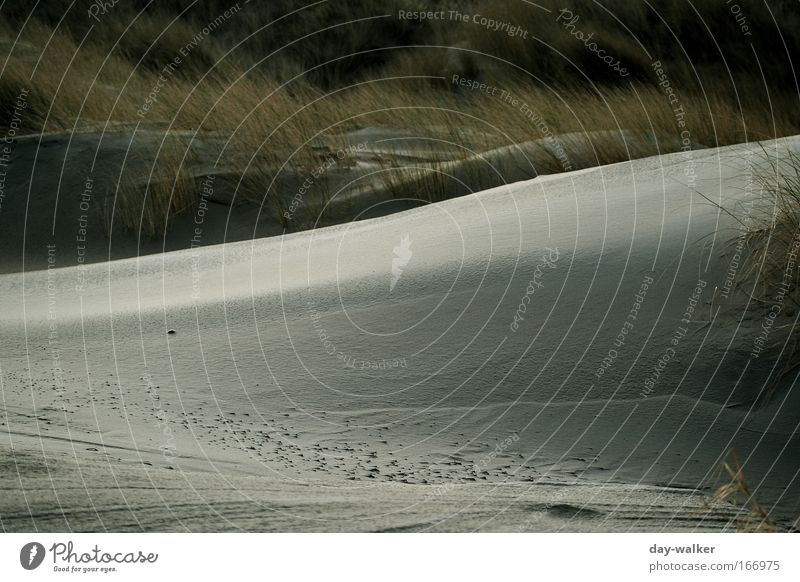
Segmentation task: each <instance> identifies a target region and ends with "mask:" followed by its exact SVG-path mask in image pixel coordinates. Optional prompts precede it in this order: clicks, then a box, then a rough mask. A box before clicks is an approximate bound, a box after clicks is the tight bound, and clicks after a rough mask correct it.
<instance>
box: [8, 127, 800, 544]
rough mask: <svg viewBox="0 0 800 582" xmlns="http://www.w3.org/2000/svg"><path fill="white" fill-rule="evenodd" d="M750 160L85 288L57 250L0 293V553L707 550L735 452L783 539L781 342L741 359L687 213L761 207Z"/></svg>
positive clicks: (38, 236) (441, 209)
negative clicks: (142, 538)
mask: <svg viewBox="0 0 800 582" xmlns="http://www.w3.org/2000/svg"><path fill="white" fill-rule="evenodd" d="M798 146H800V141H798V139H797V138H789V139H785V140H781V141H780V142H779V144H778V145H777V146H776V147H780V148H792V149H796V148H798ZM760 151H761V149H760V147H759V146H758V145H743V146H733V147H726V148H721V149H709V150H702V151H694V152H692V153H691V154H690V155H688V156H687V155H686V154H674V155H668V156H662V157H654V158H646V159H641V160H635V161H632V162H629V163H623V164H616V165H613V166H603V167H599V168H593V169H587V170H580V171H574V172H569V173H565V174H560V175H554V176H540V177H538V178H534V179H530V180H527V181H521V182H516V183H513V184H510V185H507V186H500V187H497V188H494V189H490V190H485V191H482V192H479V193H476V194H472V195H467V196H464V197H460V198H457V199H453V200H448V201H444V202H441V203H438V204H433V205H429V206H425V207H422V208H416V209H412V210H408V211H406V212H401V213H397V214H392V215H389V216H385V217H380V218H375V219H372V220H365V221H360V222H354V223H347V224H342V225H338V226H331V227H328V228H322V229H319V230H314V231H306V232H301V233H295V234H291V235H286V236H278V237H272V238H260V239H256V240H246V241H242V242H235V243H227V244H224V245H214V246H203V247H202V248H196V249H187V250H183V251H176V252H170V253H166V254H155V255H151V256H145V257H137V258H130V259H123V260H115V261H111V262H97V263H94V264H86V265H81V266H67V265H73V264H74V262H75V253H76V248H75V245H74V243H72V242H71V241H70V239H69V237H66V238H65V239H64V240H63V241H61V242H59V243H58V244H56V246H55V248H54V249H53V251H52V253H51V254H50V256H52V257H53V259H52V265H53V267H56V268H51V269H48V270H41V271H34V272H27V273H24V274H7V275H3V276H0V319H1V320H2V326H3V329H4V330H5V333H4V336H3V340H2V342H3V343H2V348H3V351H2V353H3V356H2V360H0V362H1V363H2V382H3V386H2V389H3V390H2V393H3V407H2V409H3V411H4V414H3V416H1V417H0V423H2V429H3V430H0V435H2V437H0V438H2V441H0V450H3V451H4V452H3V453H2V454H3V461H2V462H3V464H4V465H6V466H8V467H11V468H12V470H11V471H6V472H4V473H3V475H4V477H3V479H4V480H5V482H4V483H3V486H4V487H6V488H11V489H12V490H13V491H15V492H14V494H13V495H9V496H5V497H4V500H3V502H2V505H0V519H2V524H3V527H5V528H7V529H25V528H30V527H31V525H32V524H33V523H35V524H36V526H37V527H39V528H42V529H64V528H76V529H98V528H100V529H102V528H109V529H115V530H117V529H139V528H144V529H153V530H163V529H167V530H170V529H193V530H207V529H212V530H213V529H250V530H265V529H267V530H294V529H297V530H308V529H312V530H315V529H326V530H327V529H347V530H353V529H355V530H360V529H370V530H392V531H400V530H437V529H441V530H476V529H479V530H514V531H517V530H559V529H565V530H581V531H591V530H609V529H614V530H620V531H624V530H636V529H647V530H653V529H665V530H678V529H704V528H710V529H720V528H723V527H725V524H726V523H727V522H726V519H724V515H723V516H720V515H719V514H718V513H717V512H716V511H714V512H712V513H706V512H703V511H700V512H698V511H697V510H698V508H700V507H701V506H702V504H703V502H704V497H703V492H702V491H696V490H695V489H696V488H702V487H706V488H707V487H708V486H710V484H711V483H712V482H713V478H714V475H715V472H716V470H717V467H718V461H719V459H720V458H721V456H722V455H724V454H725V453H726V451H727V450H728V449H730V448H735V449H736V451H737V452H738V454H739V456H740V458H742V460H743V461H744V464H745V471H746V473H747V475H748V476H749V479H750V481H751V484H752V485H753V487H754V489H755V490H756V493H757V495H758V497H759V499H760V500H761V501H762V502H763V503H765V504H766V505H768V506H769V507H773V508H774V511H775V515H776V517H777V518H779V519H780V518H788V516H790V515H796V513H797V509H798V508H797V501H796V500H797V499H798V495H797V493H798V486H797V479H796V475H797V471H798V469H800V464H798V460H797V458H796V455H794V454H793V451H795V450H796V447H797V445H798V441H799V439H798V436H797V433H796V431H797V426H798V413H797V411H798V410H800V408H799V407H798V402H797V396H796V394H795V393H794V392H796V391H793V390H791V389H790V386H789V382H788V381H784V383H777V384H774V383H773V382H772V380H773V378H774V374H773V368H774V367H775V365H776V361H778V357H779V354H780V351H781V341H782V340H784V339H785V338H782V336H781V335H780V331H779V329H778V328H776V331H775V332H774V335H773V336H772V337H771V338H770V341H771V342H772V343H774V344H776V346H775V347H772V348H770V349H769V350H768V351H767V352H765V353H763V354H762V355H761V356H760V357H758V358H755V357H751V353H752V351H753V345H754V338H755V337H756V336H757V335H758V333H759V331H760V329H761V326H762V323H763V318H764V315H765V311H763V310H759V308H757V307H755V306H753V305H748V303H747V300H746V298H744V297H742V296H740V295H738V294H737V293H736V292H731V293H729V294H724V293H722V290H723V289H724V288H725V282H726V280H727V277H728V274H729V271H730V254H729V251H730V245H729V241H730V240H731V238H732V237H735V236H736V234H737V232H738V231H737V228H738V224H737V223H736V221H735V220H734V219H733V218H731V216H729V215H728V214H727V213H725V212H722V211H720V210H719V208H718V207H716V206H715V205H712V204H710V203H709V202H708V200H707V199H706V198H704V197H703V196H701V195H699V193H702V194H704V195H705V196H706V197H708V198H710V199H711V200H713V201H715V202H717V203H718V204H722V205H723V206H725V207H726V208H731V209H735V208H737V207H738V206H739V205H740V204H742V203H743V202H747V200H748V197H754V196H757V193H755V192H753V191H752V188H751V184H750V183H749V182H748V177H747V168H746V160H748V159H751V158H752V157H753V156H754V155H756V152H760ZM51 217H52V215H51ZM51 217H50V218H47V219H46V220H45V219H44V218H42V222H41V224H38V225H36V224H31V225H30V226H29V228H31V229H34V228H36V229H39V230H36V231H33V230H31V231H30V234H29V237H32V238H30V239H28V240H36V241H39V243H40V244H41V243H44V242H46V241H47V240H48V238H47V232H48V231H47V228H45V227H46V226H47V225H49V224H50V220H51ZM44 256H45V258H46V257H47V256H48V255H47V254H45V255H44ZM61 266H64V267H65V268H57V267H61ZM632 315H633V317H631V316H632ZM781 317H782V318H784V319H785V321H783V322H782V323H789V322H791V321H792V318H793V317H795V316H794V315H791V316H789V315H787V314H783V315H782V316H781ZM626 322H627V323H626ZM170 331H172V332H173V333H168V332H170ZM767 388H770V390H771V391H770V397H769V398H765V395H766V390H767ZM17 475H19V477H17ZM23 490H24V491H25V494H26V495H28V494H29V492H31V491H39V493H38V494H37V495H35V496H33V495H32V494H31V498H30V499H28V498H26V497H23V494H22V491H23ZM298 499H302V500H301V501H299V500H298Z"/></svg>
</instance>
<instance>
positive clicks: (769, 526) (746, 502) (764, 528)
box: [711, 449, 782, 533]
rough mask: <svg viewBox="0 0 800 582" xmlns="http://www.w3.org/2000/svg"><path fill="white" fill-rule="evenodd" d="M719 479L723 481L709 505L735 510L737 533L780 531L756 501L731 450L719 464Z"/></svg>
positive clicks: (737, 459)
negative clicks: (722, 504)
mask: <svg viewBox="0 0 800 582" xmlns="http://www.w3.org/2000/svg"><path fill="white" fill-rule="evenodd" d="M720 479H722V480H723V481H724V483H723V484H722V485H720V486H719V487H717V488H716V490H715V491H714V493H713V494H712V496H711V503H726V504H730V505H733V506H734V507H735V508H736V509H737V512H736V517H734V518H733V525H734V526H735V527H736V531H738V532H759V533H770V532H778V531H782V530H781V529H780V528H779V527H778V526H777V525H776V524H775V523H774V522H773V521H772V520H771V519H770V518H769V513H768V512H767V510H766V509H765V508H764V507H763V506H762V505H761V504H760V503H759V502H758V500H756V498H755V496H754V495H753V493H752V491H751V489H750V486H749V485H748V484H747V480H746V479H745V477H744V474H743V472H742V467H741V465H740V464H739V458H738V457H737V456H736V453H735V452H734V451H733V449H731V450H730V451H729V452H728V455H727V456H726V458H725V459H723V460H722V461H721V463H720Z"/></svg>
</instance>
